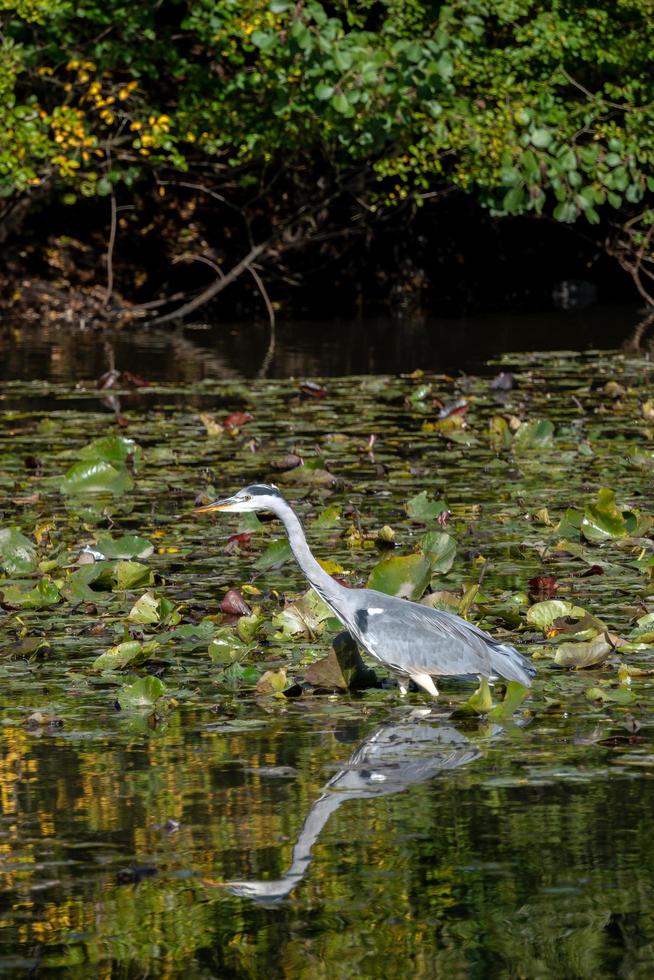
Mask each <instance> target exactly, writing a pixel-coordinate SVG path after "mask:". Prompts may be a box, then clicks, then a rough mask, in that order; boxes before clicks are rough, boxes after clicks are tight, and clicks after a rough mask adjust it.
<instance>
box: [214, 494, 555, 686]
mask: <svg viewBox="0 0 654 980" xmlns="http://www.w3.org/2000/svg"><path fill="white" fill-rule="evenodd" d="M212 511H230V512H232V513H245V512H248V511H268V512H270V513H273V514H275V515H276V516H277V517H278V518H279V519H280V520H281V521H282V523H283V524H284V527H285V528H286V533H287V534H288V540H289V544H290V546H291V550H292V552H293V554H294V556H295V560H296V561H297V563H298V565H299V566H300V568H301V569H302V571H303V572H304V574H305V575H306V577H307V579H308V580H309V584H310V585H311V587H312V588H313V589H314V590H315V591H316V592H317V593H318V595H319V596H320V598H321V599H323V601H324V602H325V603H326V604H327V606H329V608H330V609H331V611H332V612H333V613H334V615H335V616H336V617H337V618H338V619H339V620H340V621H341V623H343V625H344V626H345V628H346V629H347V630H348V632H349V633H350V634H351V635H352V636H353V637H354V639H355V640H356V641H357V643H359V644H360V645H361V646H362V647H363V649H364V650H367V652H368V653H369V654H371V656H373V657H374V658H375V659H376V660H379V661H380V662H381V663H382V664H384V665H385V666H386V667H388V668H390V670H392V671H393V672H394V673H395V674H396V675H397V677H398V683H399V687H400V692H401V694H403V695H404V694H406V692H407V690H408V687H409V680H413V681H414V682H415V683H416V684H417V685H419V686H420V687H422V688H424V689H425V690H426V691H428V692H429V694H432V695H433V696H434V697H438V690H437V688H436V685H435V683H434V680H433V678H434V677H439V676H461V675H470V674H473V675H475V674H476V675H478V676H479V678H480V681H481V683H482V684H484V685H485V684H487V682H488V678H489V677H492V676H500V677H503V678H505V680H510V681H518V683H520V684H523V685H524V686H525V687H531V679H532V677H533V676H534V675H535V673H536V671H535V669H534V667H533V666H532V665H531V664H530V663H529V661H528V660H526V659H525V658H524V657H523V656H522V655H521V654H519V653H518V651H517V650H515V649H514V648H513V647H512V646H510V645H509V644H507V643H501V642H499V641H498V640H495V639H493V637H492V636H490V635H489V634H488V633H485V632H484V631H483V630H480V629H479V628H478V627H477V626H474V625H473V624H472V623H468V622H466V620H465V619H462V618H461V617H460V616H456V615H455V614H454V613H449V612H442V611H441V610H438V609H432V608H430V607H429V606H425V605H422V604H421V603H418V602H410V601H409V600H407V599H400V598H397V597H396V596H391V595H386V594H385V593H383V592H377V591H376V590H375V589H349V588H347V587H346V586H344V585H341V584H340V583H339V582H337V581H336V580H335V579H333V578H332V577H331V575H329V574H328V573H327V572H326V571H325V570H324V569H323V568H321V566H320V564H319V563H318V562H317V561H316V559H315V558H314V557H313V555H312V554H311V551H310V550H309V545H308V544H307V539H306V537H305V534H304V531H303V529H302V525H301V524H300V521H299V519H298V516H297V514H296V513H295V511H294V510H293V508H292V507H291V505H290V504H289V502H288V500H286V498H285V497H284V496H282V494H281V493H280V492H279V490H278V489H277V487H275V486H274V485H268V484H263V483H262V484H253V485H251V486H248V487H245V488H244V489H243V490H239V491H238V493H236V494H234V496H233V497H226V498H225V499H223V500H214V501H213V502H212V503H209V504H206V505H205V506H203V507H198V508H196V513H210V512H212Z"/></svg>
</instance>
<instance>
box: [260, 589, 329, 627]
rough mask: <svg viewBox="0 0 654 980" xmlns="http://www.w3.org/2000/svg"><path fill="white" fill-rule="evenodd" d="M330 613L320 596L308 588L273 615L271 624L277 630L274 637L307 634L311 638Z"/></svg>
mask: <svg viewBox="0 0 654 980" xmlns="http://www.w3.org/2000/svg"><path fill="white" fill-rule="evenodd" d="M331 615H332V612H331V610H330V608H329V606H327V605H326V604H325V603H324V602H323V600H322V599H321V598H320V596H319V595H318V594H317V593H316V592H314V591H313V589H309V591H308V592H305V594H304V595H303V596H301V597H300V598H299V599H296V600H295V602H291V603H290V604H289V605H288V606H286V608H285V609H282V611H281V612H280V613H277V615H276V616H273V620H272V624H273V626H274V627H275V629H277V630H278V631H279V632H278V633H276V634H275V638H276V639H288V638H289V637H292V636H307V637H309V639H313V637H314V636H317V635H318V634H319V633H320V632H322V626H323V624H324V623H325V621H326V620H328V619H329V618H330V617H331Z"/></svg>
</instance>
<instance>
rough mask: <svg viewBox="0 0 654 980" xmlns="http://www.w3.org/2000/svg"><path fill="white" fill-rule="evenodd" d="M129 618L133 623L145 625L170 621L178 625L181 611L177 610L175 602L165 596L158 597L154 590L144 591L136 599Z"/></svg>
mask: <svg viewBox="0 0 654 980" xmlns="http://www.w3.org/2000/svg"><path fill="white" fill-rule="evenodd" d="M127 618H128V619H129V620H130V621H131V622H132V623H139V624H141V625H143V626H153V625H156V626H158V625H166V624H169V623H171V624H172V625H177V623H179V620H180V616H179V613H178V612H176V610H175V606H174V605H173V603H172V602H171V601H170V600H169V599H166V597H165V596H162V597H158V596H155V595H153V594H152V592H144V593H143V595H142V596H141V598H140V599H137V600H136V602H135V603H134V605H133V606H132V608H131V609H130V611H129V616H128V617H127Z"/></svg>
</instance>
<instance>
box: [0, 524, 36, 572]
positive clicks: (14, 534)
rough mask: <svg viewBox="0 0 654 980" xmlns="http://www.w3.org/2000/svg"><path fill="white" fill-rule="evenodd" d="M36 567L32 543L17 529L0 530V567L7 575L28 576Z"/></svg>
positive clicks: (34, 550)
mask: <svg viewBox="0 0 654 980" xmlns="http://www.w3.org/2000/svg"><path fill="white" fill-rule="evenodd" d="M36 566H37V557H36V548H35V546H34V542H33V541H30V539H29V538H26V537H25V535H24V534H23V533H22V532H21V530H20V529H19V528H17V527H3V528H2V529H0V567H1V568H3V569H4V571H5V572H6V573H7V575H16V576H20V575H29V574H30V572H33V571H34V570H35V568H36Z"/></svg>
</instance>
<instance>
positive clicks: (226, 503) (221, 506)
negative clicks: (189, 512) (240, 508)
mask: <svg viewBox="0 0 654 980" xmlns="http://www.w3.org/2000/svg"><path fill="white" fill-rule="evenodd" d="M235 505H236V501H235V500H234V498H233V497H226V498H225V499H224V500H212V501H211V503H210V504H205V505H204V506H203V507H196V508H195V510H194V512H193V513H195V514H211V513H212V512H213V511H214V510H233V508H234V507H235Z"/></svg>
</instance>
